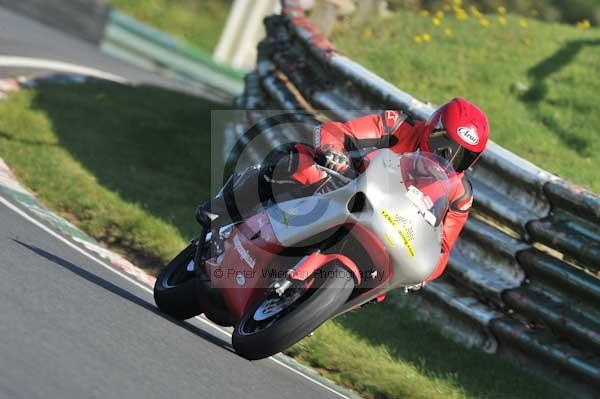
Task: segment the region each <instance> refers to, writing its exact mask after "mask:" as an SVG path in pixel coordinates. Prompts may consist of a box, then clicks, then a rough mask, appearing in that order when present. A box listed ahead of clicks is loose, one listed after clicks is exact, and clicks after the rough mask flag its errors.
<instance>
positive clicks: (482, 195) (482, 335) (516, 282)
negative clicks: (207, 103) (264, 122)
mask: <svg viewBox="0 0 600 399" xmlns="http://www.w3.org/2000/svg"><path fill="white" fill-rule="evenodd" d="M282 5H283V11H282V15H277V16H272V17H269V18H267V19H266V20H265V25H266V27H267V38H266V39H265V40H264V41H263V42H262V43H261V44H260V45H259V59H258V67H257V69H256V70H255V71H253V72H251V73H250V74H249V75H247V76H246V86H245V90H244V94H243V95H242V96H240V97H239V98H237V100H236V106H237V107H238V108H240V109H244V110H246V113H245V118H244V119H245V120H241V121H238V122H235V123H231V124H229V125H228V126H227V128H226V138H227V141H228V142H229V143H232V142H235V141H238V140H240V139H243V133H244V131H245V127H246V126H248V125H252V124H254V123H257V122H259V121H260V117H261V110H265V109H283V110H290V111H292V110H302V111H306V112H313V111H314V110H315V109H317V110H321V111H319V115H321V114H325V115H326V116H327V117H330V118H333V119H336V120H347V119H349V118H352V117H355V116H357V115H360V114H364V113H365V112H370V111H376V110H377V111H378V110H383V109H402V110H404V111H405V112H407V113H409V114H411V115H412V116H413V117H415V118H417V119H425V118H428V117H429V115H430V114H431V112H432V111H433V109H432V107H431V106H430V105H429V104H425V103H423V102H421V101H419V100H417V99H415V98H414V97H412V96H410V95H408V94H406V93H404V92H402V91H400V90H398V89H397V88H396V87H394V86H393V85H392V84H390V83H388V82H386V81H385V80H383V79H381V78H380V77H378V76H376V75H375V74H373V73H372V72H370V71H368V70H367V69H365V68H364V67H362V66H360V65H358V64H357V63H355V62H354V61H352V60H350V59H348V58H347V57H345V56H343V55H341V54H340V53H338V52H337V51H336V50H335V47H334V46H333V44H332V43H331V42H329V40H327V38H325V37H324V36H323V35H321V34H320V33H319V32H318V31H317V30H316V29H315V28H314V27H313V26H312V25H311V23H310V22H309V21H308V19H307V18H306V17H305V16H304V13H303V10H302V8H301V7H300V6H299V3H298V1H296V0H282ZM355 110H356V111H355ZM315 116H316V114H315ZM303 119H304V120H303V122H304V125H305V126H306V127H307V128H306V129H304V130H303V129H299V130H298V131H287V132H284V133H282V132H277V131H276V130H272V131H269V132H268V134H267V137H266V138H265V142H264V143H263V144H261V145H258V146H256V145H253V146H252V147H251V148H247V149H245V152H246V156H248V152H249V153H250V156H249V159H250V161H249V162H257V161H260V160H261V159H262V157H263V156H264V152H265V151H267V150H268V149H269V148H272V147H273V146H275V145H277V144H278V143H280V142H285V141H288V142H289V141H297V140H301V141H305V142H310V140H311V139H310V127H311V126H314V125H316V124H318V123H319V120H317V119H316V117H315V118H313V117H303ZM227 151H228V150H227ZM469 178H470V179H471V181H472V183H473V186H474V192H475V205H474V212H473V213H474V215H472V216H471V218H470V219H469V221H468V223H467V224H466V226H465V229H464V231H463V233H462V235H461V238H460V240H459V241H458V242H457V244H456V246H455V248H454V251H453V252H452V256H451V259H450V262H449V266H448V269H447V272H446V273H445V275H444V276H443V277H442V278H441V279H439V280H437V281H435V282H432V283H430V284H428V285H427V286H426V287H425V289H424V290H423V292H421V293H420V294H411V295H407V296H406V298H407V300H408V301H409V302H411V303H413V304H417V305H416V308H418V309H419V310H420V311H421V312H422V313H423V314H425V315H428V316H429V318H430V319H431V320H432V321H434V322H437V323H438V324H440V325H441V326H442V328H444V329H446V330H447V331H449V332H450V333H452V334H453V335H454V336H456V337H458V338H459V339H461V340H462V341H463V342H465V343H467V344H468V345H471V346H479V347H481V348H482V349H484V350H485V351H487V352H490V353H500V354H504V355H508V356H511V357H512V358H513V359H516V360H517V361H518V362H522V363H525V364H526V365H528V366H530V369H532V370H533V371H534V372H536V371H540V372H545V375H546V376H548V375H550V377H551V379H552V381H553V382H559V383H561V384H566V386H568V387H571V388H573V389H574V391H575V392H576V393H577V394H578V395H579V396H581V397H599V396H600V393H599V392H600V311H599V310H598V308H597V305H598V304H599V303H600V279H599V278H598V272H599V271H600V198H598V197H597V196H595V195H594V194H592V193H589V192H586V191H585V190H583V189H580V188H577V187H575V186H573V185H571V184H570V183H568V182H566V181H564V180H562V179H560V178H558V177H557V176H554V175H552V174H551V173H548V172H546V171H544V170H542V169H540V168H538V167H537V166H535V165H533V164H531V163H530V162H528V161H526V160H524V159H522V158H519V157H518V156H516V155H515V154H512V153H510V152H509V151H507V150H505V149H503V148H502V147H500V146H498V145H497V144H494V143H490V145H489V147H488V149H487V150H486V152H485V154H484V156H483V157H482V159H481V161H480V163H479V165H478V167H477V168H475V171H473V172H470V173H469Z"/></svg>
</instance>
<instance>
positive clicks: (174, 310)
mask: <svg viewBox="0 0 600 399" xmlns="http://www.w3.org/2000/svg"><path fill="white" fill-rule="evenodd" d="M195 253H196V246H195V245H194V244H191V245H189V246H188V247H187V248H186V249H184V250H183V251H182V252H181V253H180V254H179V255H177V256H176V257H175V259H173V260H172V261H171V262H170V263H169V264H168V265H167V267H166V268H165V269H164V270H163V271H161V272H160V274H159V275H158V277H157V278H156V283H155V284H154V301H155V302H156V305H157V306H158V308H159V309H160V310H161V311H162V312H164V313H166V314H168V315H169V316H171V317H173V318H175V319H178V320H185V319H189V318H192V317H194V316H197V315H199V314H200V313H202V307H201V304H200V301H199V299H198V278H196V275H195V272H194V255H195Z"/></svg>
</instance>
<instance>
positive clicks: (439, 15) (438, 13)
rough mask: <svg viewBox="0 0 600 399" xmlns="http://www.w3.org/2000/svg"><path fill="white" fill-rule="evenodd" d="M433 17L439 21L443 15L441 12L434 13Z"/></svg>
mask: <svg viewBox="0 0 600 399" xmlns="http://www.w3.org/2000/svg"><path fill="white" fill-rule="evenodd" d="M435 17H436V18H439V19H442V18H444V13H443V12H442V11H438V12H436V13H435Z"/></svg>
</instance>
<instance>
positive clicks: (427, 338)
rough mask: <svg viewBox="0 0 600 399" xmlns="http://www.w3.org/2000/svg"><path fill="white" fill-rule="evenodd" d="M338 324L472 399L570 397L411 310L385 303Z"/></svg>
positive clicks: (345, 317) (344, 318) (357, 313)
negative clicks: (465, 343) (447, 334)
mask: <svg viewBox="0 0 600 399" xmlns="http://www.w3.org/2000/svg"><path fill="white" fill-rule="evenodd" d="M392 295H398V294H392ZM413 295H414V294H413ZM336 322H337V323H338V324H340V325H341V326H343V327H344V328H345V329H347V330H348V331H350V332H352V333H353V334H355V335H357V336H358V337H360V338H361V339H364V340H366V341H368V342H369V343H370V344H372V345H373V346H383V347H385V349H386V351H387V352H388V353H389V354H390V356H391V357H392V358H394V359H395V360H396V361H400V362H404V363H409V364H412V365H413V366H415V367H416V368H417V369H419V370H420V372H421V373H423V374H425V375H427V376H428V377H430V378H442V379H446V378H449V379H450V380H452V381H453V383H455V384H456V385H457V386H459V387H460V388H462V389H463V390H464V391H465V392H466V393H467V394H469V396H472V397H485V398H498V399H500V398H515V397H522V395H523V394H524V393H525V392H526V393H527V395H528V397H532V398H533V397H536V398H537V397H544V398H565V397H569V396H565V395H566V394H565V393H564V392H560V391H558V390H557V389H556V388H555V387H552V386H549V384H544V383H540V382H539V381H537V380H538V378H537V377H533V376H532V375H529V374H528V373H526V372H525V371H524V370H523V369H520V368H517V367H516V366H515V365H514V364H512V363H509V362H508V361H507V360H505V359H501V358H499V357H497V356H494V355H487V354H485V353H483V352H480V351H479V350H475V349H467V348H465V347H464V346H461V345H458V344H456V343H454V342H453V341H450V340H449V339H448V338H445V337H443V336H442V335H441V334H440V332H439V330H437V329H436V328H435V327H433V326H432V325H431V324H429V323H426V322H421V321H417V320H416V319H415V315H414V313H413V311H411V310H409V309H406V308H400V307H398V306H396V305H393V304H390V303H385V302H384V303H382V304H378V305H369V306H367V307H366V308H365V309H364V310H361V311H359V312H355V313H352V312H351V313H346V314H344V315H342V316H340V317H338V318H336ZM532 379H534V380H536V382H535V383H532Z"/></svg>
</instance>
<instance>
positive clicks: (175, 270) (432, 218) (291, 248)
mask: <svg viewBox="0 0 600 399" xmlns="http://www.w3.org/2000/svg"><path fill="white" fill-rule="evenodd" d="M320 168H322V169H323V170H324V171H325V172H326V173H327V176H328V177H327V179H326V180H325V183H324V184H322V185H321V186H320V187H319V189H317V190H316V192H315V193H314V194H313V195H310V196H306V197H302V198H294V199H290V200H286V201H283V202H278V203H274V202H272V203H268V204H267V206H264V207H261V208H260V209H259V210H257V211H256V212H255V213H254V214H253V215H251V216H249V217H246V218H244V220H242V221H239V222H236V223H232V224H229V225H227V226H224V227H222V228H220V229H219V231H212V232H211V231H208V230H207V229H203V231H202V234H201V235H200V237H199V238H198V239H196V240H193V241H192V242H191V244H190V245H189V246H188V247H187V248H186V249H184V250H183V251H182V252H181V253H180V254H179V255H177V256H176V257H175V259H173V260H172V261H171V262H170V263H169V264H168V265H167V267H166V268H165V269H164V270H163V271H162V272H161V273H160V274H159V276H158V277H157V280H156V284H155V287H154V298H155V301H156V304H157V306H158V307H159V309H160V310H161V311H162V312H164V313H166V314H168V315H170V316H171V317H174V318H176V319H181V320H183V319H187V318H191V317H193V316H197V315H199V314H204V315H205V316H206V317H207V318H208V319H209V320H211V321H213V322H215V323H217V324H219V325H222V326H234V331H233V335H232V344H233V347H234V348H235V350H236V352H237V353H238V354H239V355H241V356H243V357H245V358H246V359H250V360H256V359H261V358H265V357H268V356H271V355H273V354H275V353H278V352H281V351H283V350H285V349H287V348H289V347H290V346H292V345H293V344H295V343H296V342H298V341H300V340H301V339H303V338H304V337H306V336H307V335H309V334H311V333H312V332H313V331H314V330H316V329H317V328H318V327H319V326H320V325H321V324H323V323H325V322H326V321H327V320H329V319H331V318H333V317H336V316H337V315H340V314H342V313H344V312H347V311H349V310H352V309H354V308H358V307H360V306H362V305H364V304H366V303H370V302H380V301H381V300H383V298H384V297H385V294H386V293H387V292H388V291H390V290H392V289H395V288H401V287H404V288H405V289H411V288H418V287H420V286H421V285H422V284H423V282H424V281H425V280H426V279H427V277H428V276H430V275H431V273H432V272H433V271H434V269H435V267H436V265H437V262H438V259H439V256H440V251H441V241H442V227H443V226H442V221H443V218H444V216H445V214H446V212H447V210H448V206H449V187H450V179H451V178H452V177H453V176H454V175H455V172H454V171H453V170H452V169H451V168H450V167H449V166H448V165H447V164H446V163H445V161H444V160H442V159H441V158H438V157H437V156H435V155H433V154H430V153H423V152H413V153H405V154H397V153H394V152H393V151H391V150H389V149H380V150H376V151H374V152H372V153H370V154H369V161H368V165H367V166H366V167H365V168H364V171H363V173H361V174H359V175H358V176H356V177H355V178H349V177H347V176H344V175H342V174H339V173H337V172H335V171H333V170H330V169H327V168H325V167H320ZM235 178H236V176H235V175H234V176H232V177H231V179H235Z"/></svg>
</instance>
